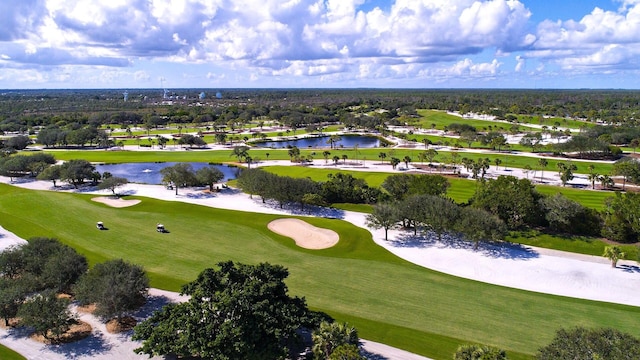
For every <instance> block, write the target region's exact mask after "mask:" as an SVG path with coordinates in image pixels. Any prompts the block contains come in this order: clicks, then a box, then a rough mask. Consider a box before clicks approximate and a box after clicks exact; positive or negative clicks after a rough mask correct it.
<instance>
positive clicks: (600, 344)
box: [536, 327, 640, 360]
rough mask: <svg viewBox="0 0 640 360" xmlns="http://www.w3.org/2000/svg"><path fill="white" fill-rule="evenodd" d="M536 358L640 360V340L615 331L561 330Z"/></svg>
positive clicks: (549, 359) (547, 359)
mask: <svg viewBox="0 0 640 360" xmlns="http://www.w3.org/2000/svg"><path fill="white" fill-rule="evenodd" d="M536 359H538V360H556V359H584V360H634V359H640V339H638V338H636V337H634V336H632V335H630V334H626V333H623V332H620V331H618V330H615V329H607V328H602V329H587V328H583V327H578V328H574V329H560V330H558V332H557V333H556V336H555V337H554V339H553V341H551V343H550V344H549V345H547V346H545V347H543V348H541V349H540V350H539V351H538V354H537V355H536Z"/></svg>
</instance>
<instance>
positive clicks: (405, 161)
mask: <svg viewBox="0 0 640 360" xmlns="http://www.w3.org/2000/svg"><path fill="white" fill-rule="evenodd" d="M402 161H404V166H405V168H406V169H407V170H409V163H410V162H411V158H410V157H409V155H406V156H405V157H404V158H403V159H402Z"/></svg>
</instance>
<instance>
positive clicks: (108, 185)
mask: <svg viewBox="0 0 640 360" xmlns="http://www.w3.org/2000/svg"><path fill="white" fill-rule="evenodd" d="M128 183H129V180H127V179H126V178H123V177H118V176H109V177H107V178H105V179H104V180H102V182H100V184H98V189H99V190H105V189H109V190H111V193H112V194H113V195H115V194H116V189H117V188H119V187H120V186H123V185H126V184H128Z"/></svg>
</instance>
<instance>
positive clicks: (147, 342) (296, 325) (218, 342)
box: [133, 261, 322, 360]
mask: <svg viewBox="0 0 640 360" xmlns="http://www.w3.org/2000/svg"><path fill="white" fill-rule="evenodd" d="M218 266H219V269H212V268H210V269H205V270H204V271H202V272H201V273H200V275H198V278H197V279H196V280H194V281H192V282H190V283H188V284H186V285H184V286H183V287H182V294H183V295H188V296H189V297H190V298H189V300H188V301H187V302H184V303H179V304H170V305H166V306H165V307H164V308H162V309H161V310H159V311H157V312H155V313H154V314H153V315H152V316H151V317H150V318H148V319H147V320H145V321H144V322H142V323H140V324H139V325H138V326H136V327H135V329H134V335H133V339H134V340H141V341H142V346H141V347H140V348H138V349H136V352H138V353H144V354H148V355H167V354H175V355H177V356H180V357H189V356H196V357H200V358H207V359H256V360H259V359H264V360H272V359H281V358H286V357H287V356H288V355H289V354H290V353H291V351H292V350H293V349H294V348H296V346H299V344H300V340H301V339H300V337H299V334H298V332H297V330H299V329H300V328H301V327H306V328H308V329H314V328H316V327H317V326H318V324H319V322H320V320H321V318H322V316H320V314H316V313H313V312H311V311H310V310H309V309H308V308H307V305H306V302H305V300H304V299H303V298H299V297H290V296H289V295H288V288H287V286H286V284H285V283H284V279H286V278H287V276H288V275H289V273H288V271H287V270H286V269H285V268H283V267H282V266H278V265H271V264H268V263H262V264H259V265H245V264H236V263H233V262H231V261H227V262H222V263H219V264H218Z"/></svg>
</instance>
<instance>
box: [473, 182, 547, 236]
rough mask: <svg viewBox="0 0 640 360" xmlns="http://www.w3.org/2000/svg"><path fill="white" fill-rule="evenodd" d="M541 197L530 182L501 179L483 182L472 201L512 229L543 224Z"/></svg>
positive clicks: (475, 205) (474, 204)
mask: <svg viewBox="0 0 640 360" xmlns="http://www.w3.org/2000/svg"><path fill="white" fill-rule="evenodd" d="M540 198H541V195H540V194H539V193H538V192H537V191H536V190H535V187H534V186H533V184H531V182H530V181H529V180H527V179H518V178H516V177H514V176H499V177H498V178H497V179H489V180H486V181H483V182H481V183H480V185H479V186H478V187H477V189H476V192H475V194H474V195H473V197H472V198H471V200H470V202H471V205H472V206H473V207H476V208H481V209H484V210H487V211H488V212H489V213H491V214H493V215H496V216H498V217H499V218H500V219H502V221H504V222H505V223H506V224H507V226H508V227H509V229H517V228H519V227H522V226H525V225H537V224H539V223H540V220H541V216H542V213H541V211H540V207H539V203H538V200H539V199H540Z"/></svg>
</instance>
